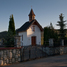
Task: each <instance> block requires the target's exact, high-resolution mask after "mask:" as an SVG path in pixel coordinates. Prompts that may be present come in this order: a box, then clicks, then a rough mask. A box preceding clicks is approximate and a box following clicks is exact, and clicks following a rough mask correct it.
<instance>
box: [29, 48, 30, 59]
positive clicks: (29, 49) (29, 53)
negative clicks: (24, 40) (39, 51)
mask: <svg viewBox="0 0 67 67" xmlns="http://www.w3.org/2000/svg"><path fill="white" fill-rule="evenodd" d="M29 59H30V48H29Z"/></svg>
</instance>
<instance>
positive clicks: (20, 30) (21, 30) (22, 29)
mask: <svg viewBox="0 0 67 67" xmlns="http://www.w3.org/2000/svg"><path fill="white" fill-rule="evenodd" d="M35 21H36V22H37V20H36V19H34V20H32V21H31V22H29V21H28V22H26V23H24V24H23V25H22V26H21V27H20V28H19V29H17V30H16V31H17V33H18V32H23V31H26V30H27V29H28V28H29V27H30V26H31V24H33V23H34V22H35ZM37 24H38V26H39V27H40V29H41V30H42V27H41V25H40V24H39V23H38V22H37Z"/></svg>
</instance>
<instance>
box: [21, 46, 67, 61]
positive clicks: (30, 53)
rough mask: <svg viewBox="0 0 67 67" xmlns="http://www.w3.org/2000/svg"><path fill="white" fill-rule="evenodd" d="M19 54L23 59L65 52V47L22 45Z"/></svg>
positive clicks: (66, 49) (66, 51)
mask: <svg viewBox="0 0 67 67" xmlns="http://www.w3.org/2000/svg"><path fill="white" fill-rule="evenodd" d="M21 54H22V55H21V57H22V58H21V60H22V61H24V60H30V59H35V58H40V57H46V56H52V55H62V54H67V47H44V46H33V47H32V46H30V47H24V48H23V49H22V52H21Z"/></svg>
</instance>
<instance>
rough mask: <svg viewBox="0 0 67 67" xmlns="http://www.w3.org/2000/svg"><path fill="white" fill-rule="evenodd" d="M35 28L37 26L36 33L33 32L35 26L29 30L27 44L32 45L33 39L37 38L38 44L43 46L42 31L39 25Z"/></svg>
mask: <svg viewBox="0 0 67 67" xmlns="http://www.w3.org/2000/svg"><path fill="white" fill-rule="evenodd" d="M34 26H35V31H33V30H32V29H33V25H31V26H30V27H29V29H28V30H27V37H28V40H27V43H29V44H30V45H31V37H32V36H36V44H38V45H39V44H40V45H41V31H40V29H39V27H38V26H37V25H34Z"/></svg>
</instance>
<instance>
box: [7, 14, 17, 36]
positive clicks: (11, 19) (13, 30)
mask: <svg viewBox="0 0 67 67" xmlns="http://www.w3.org/2000/svg"><path fill="white" fill-rule="evenodd" d="M9 31H11V32H12V33H13V35H15V34H16V32H15V24H14V18H13V15H11V16H10V20H9V27H8V32H9Z"/></svg>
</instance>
